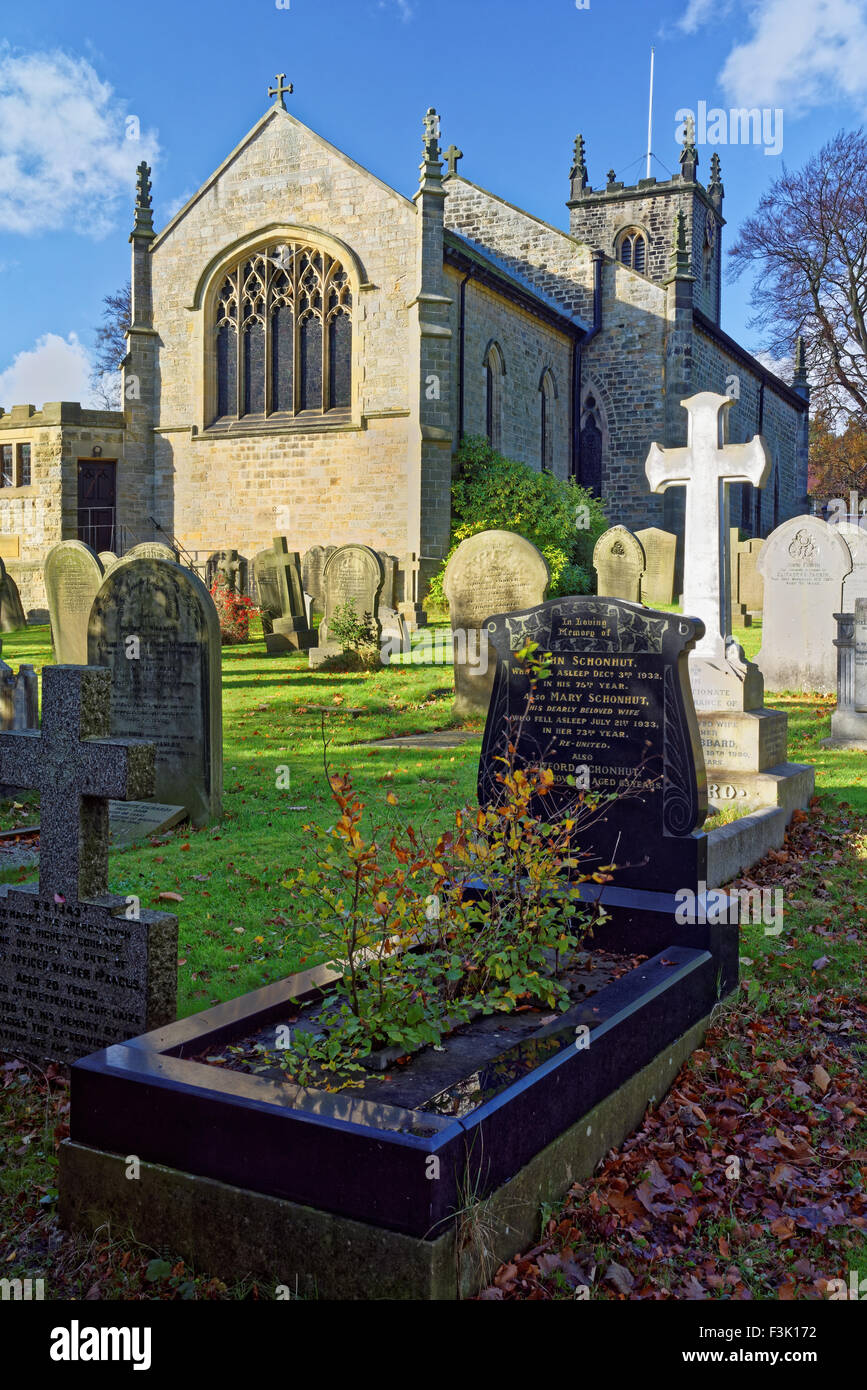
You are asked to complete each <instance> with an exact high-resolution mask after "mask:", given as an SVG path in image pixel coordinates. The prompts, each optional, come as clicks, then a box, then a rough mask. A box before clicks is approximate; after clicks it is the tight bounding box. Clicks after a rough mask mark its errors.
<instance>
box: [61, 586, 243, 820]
mask: <svg viewBox="0 0 867 1390" xmlns="http://www.w3.org/2000/svg"><path fill="white" fill-rule="evenodd" d="M88 649H89V652H90V659H91V665H94V666H96V665H99V666H107V667H108V668H109V670H110V671H111V674H112V690H111V731H112V734H113V735H116V736H120V737H141V738H146V739H148V740H149V741H150V742H152V743H153V744H154V745H155V747H156V782H155V789H154V795H155V797H156V799H157V800H158V801H161V802H165V803H168V804H169V805H173V806H184V807H186V809H187V812H188V814H189V816H190V819H191V820H192V821H193V822H194V823H195V824H196V825H202V824H204V822H206V821H208V820H211V819H213V818H215V817H217V816H219V815H220V811H221V801H222V784H223V744H222V705H221V684H222V674H221V672H222V668H221V645H220V622H219V618H218V616H217V610H216V608H215V606H214V600H213V599H212V598H211V595H210V594H209V593H208V591H207V589H206V588H205V586H204V584H203V583H202V581H201V580H200V579H199V578H198V576H197V575H195V574H193V573H192V571H191V570H188V569H184V568H183V567H182V566H181V565H176V564H172V563H170V562H169V561H168V560H131V561H128V562H124V563H122V564H118V565H116V566H115V568H114V569H113V570H112V572H111V574H109V575H107V576H106V579H105V581H104V583H103V585H102V588H101V589H100V591H99V593H98V595H97V597H96V599H95V600H94V604H93V610H92V613H91V617H90V631H89V637H88Z"/></svg>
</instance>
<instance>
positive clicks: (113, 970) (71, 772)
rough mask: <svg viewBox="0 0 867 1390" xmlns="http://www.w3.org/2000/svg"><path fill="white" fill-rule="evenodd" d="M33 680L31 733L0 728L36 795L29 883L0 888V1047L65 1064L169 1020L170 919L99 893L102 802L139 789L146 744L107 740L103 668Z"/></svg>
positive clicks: (11, 777) (104, 860)
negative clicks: (35, 700) (36, 683)
mask: <svg viewBox="0 0 867 1390" xmlns="http://www.w3.org/2000/svg"><path fill="white" fill-rule="evenodd" d="M42 679H43V686H42V731H41V733H3V734H0V780H2V781H3V782H7V783H13V784H15V785H17V786H22V787H32V788H36V789H38V791H39V794H40V801H41V828H40V836H39V884H38V887H37V885H35V884H27V885H24V886H23V887H21V888H9V887H2V888H0V1051H6V1052H10V1053H12V1054H13V1055H14V1056H17V1057H28V1058H33V1059H35V1060H37V1061H44V1060H52V1061H58V1062H71V1061H73V1060H74V1059H75V1058H77V1057H82V1056H85V1055H87V1054H89V1053H91V1052H95V1051H97V1050H98V1049H99V1048H102V1047H107V1046H109V1045H111V1044H114V1043H119V1042H122V1041H123V1040H124V1039H125V1038H129V1037H134V1036H137V1035H138V1034H140V1033H144V1032H147V1031H148V1029H150V1028H155V1027H160V1026H162V1025H164V1024H166V1023H170V1022H171V1021H172V1020H173V1019H174V1017H175V1001H176V994H177V950H178V924H177V918H176V917H173V916H170V915H169V914H168V913H165V912H151V911H150V910H148V909H147V908H142V907H141V906H140V905H139V903H138V900H137V899H136V898H131V897H126V898H123V897H118V896H116V895H114V894H110V893H109V892H108V891H107V882H108V800H109V798H115V799H121V798H127V797H140V796H147V795H149V793H150V792H151V791H152V790H153V777H154V750H153V747H152V746H151V745H149V744H144V743H140V742H134V741H130V740H125V739H110V738H109V737H108V728H109V697H110V684H111V677H110V675H109V673H108V671H105V670H94V669H92V668H86V667H85V668H82V667H80V666H79V667H74V668H71V667H68V666H67V667H64V666H53V667H52V666H47V667H46V668H45V670H44V672H43V678H42Z"/></svg>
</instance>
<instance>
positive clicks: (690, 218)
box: [570, 181, 720, 322]
mask: <svg viewBox="0 0 867 1390" xmlns="http://www.w3.org/2000/svg"><path fill="white" fill-rule="evenodd" d="M617 187H618V191H616V192H612V193H609V194H606V193H603V192H602V191H601V190H598V191H596V192H595V193H594V192H589V193H586V194H585V195H584V197H583V198H579V199H576V200H575V202H574V204H572V205H571V206H570V212H571V231H572V235H573V236H574V237H578V238H580V240H581V241H584V242H587V244H588V245H589V246H598V247H599V249H600V250H602V251H604V252H605V254H606V256H611V257H613V256H614V254H615V249H616V248H615V243H616V241H617V238H618V236H619V234H620V232H622V231H624V230H625V229H626V228H627V227H632V226H635V227H640V228H642V229H643V230H644V231H645V232H646V233H647V236H648V257H647V277H646V278H647V279H649V280H653V281H655V282H656V283H657V284H661V283H662V282H663V280H665V279H666V277H667V275H668V270H669V263H670V258H671V248H672V244H673V239H674V219H675V216H676V214H677V213H678V212H679V211H682V212H683V213H684V215H685V217H686V220H687V231H688V235H689V237H690V243H691V246H690V249H691V270H692V274H693V275H694V276H695V277H696V278H695V285H694V288H693V300H694V303H695V307H696V308H697V309H700V310H701V311H702V313H704V314H707V316H708V318H711V319H713V320H714V321H715V322H718V321H719V304H718V298H717V296H718V276H717V273H716V269H717V263H718V261H719V256H720V226H719V223H720V215H719V214H718V213H714V216H715V218H716V223H717V234H716V247H715V252H714V255H715V263H714V267H713V270H712V272H711V276H710V285H709V286H708V287H707V288H706V287H705V283H704V253H703V247H704V230H705V219H706V217H707V214H708V212H709V211H713V209H712V206H711V204H710V202H705V200H704V198H703V197H702V196H701V195H698V194H696V192H695V188H694V186H690V185H682V184H680V182H679V181H678V182H676V183H671V184H668V183H665V184H661V185H659V186H658V190H657V191H656V192H654V191H653V190H652V189H650V190H648V191H646V192H642V191H641V189H640V188H633V187H626V188H624V187H623V185H619V186H617Z"/></svg>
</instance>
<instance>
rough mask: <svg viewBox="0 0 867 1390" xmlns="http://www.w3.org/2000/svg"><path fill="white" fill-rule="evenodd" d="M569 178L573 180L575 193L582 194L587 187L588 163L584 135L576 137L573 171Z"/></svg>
mask: <svg viewBox="0 0 867 1390" xmlns="http://www.w3.org/2000/svg"><path fill="white" fill-rule="evenodd" d="M569 177H570V178H571V180H572V187H573V193H577V192H580V191H581V190H583V189H585V188H586V187H587V182H588V180H587V161H586V158H585V146H584V136H583V135H576V137H575V150H574V153H573V156H572V170H571V172H570V175H569Z"/></svg>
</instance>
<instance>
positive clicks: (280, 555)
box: [265, 536, 313, 655]
mask: <svg viewBox="0 0 867 1390" xmlns="http://www.w3.org/2000/svg"><path fill="white" fill-rule="evenodd" d="M274 571H275V576H276V579H277V586H278V590H279V595H280V614H279V616H278V617H276V618H274V619H273V622H272V624H271V626H272V628H273V631H272V632H267V633H266V634H265V646H266V648H267V650H268V652H269V653H271V654H272V655H276V654H278V653H280V652H288V651H296V652H306V651H309V650H310V648H311V646H312V645H313V632H312V631H311V629H310V627H309V626H308V624H307V609H306V606H305V603H304V590H303V587H302V577H301V557H300V555H299V554H298V552H297V550H290V549H289V543H288V541H287V540H286V538H285V536H275V537H274Z"/></svg>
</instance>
